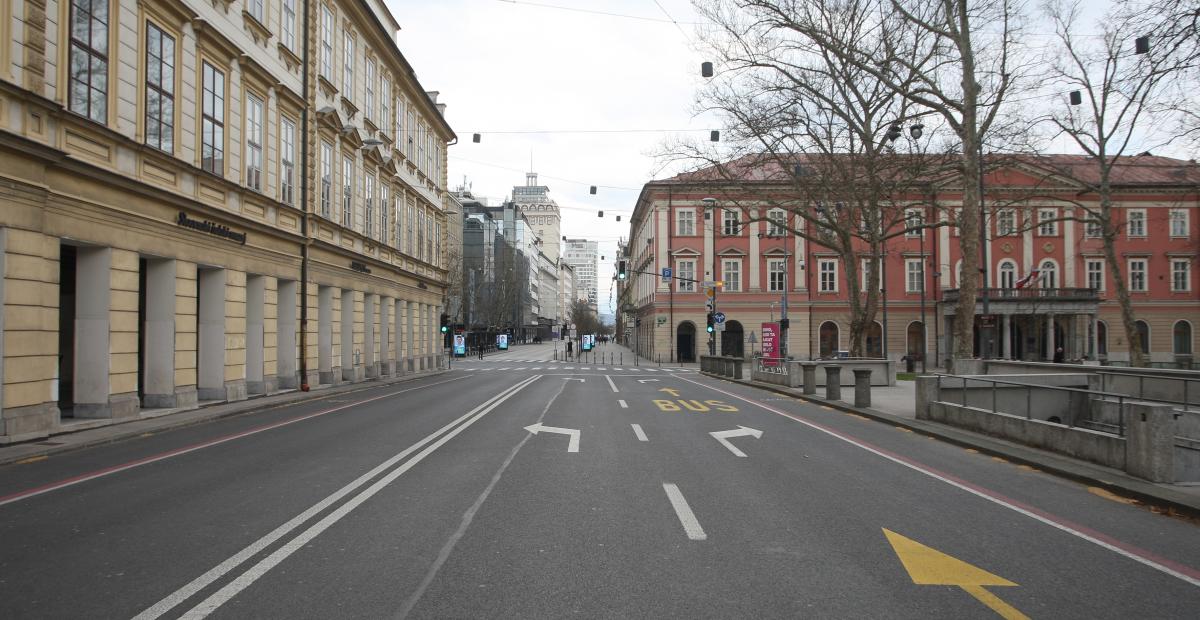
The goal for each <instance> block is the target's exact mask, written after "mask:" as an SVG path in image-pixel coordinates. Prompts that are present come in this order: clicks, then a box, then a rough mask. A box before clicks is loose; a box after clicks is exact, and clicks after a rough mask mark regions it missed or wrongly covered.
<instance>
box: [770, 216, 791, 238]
mask: <svg viewBox="0 0 1200 620" xmlns="http://www.w3.org/2000/svg"><path fill="white" fill-rule="evenodd" d="M786 234H787V212H785V211H784V210H783V209H771V210H770V211H767V236H768V237H782V236H784V235H786Z"/></svg>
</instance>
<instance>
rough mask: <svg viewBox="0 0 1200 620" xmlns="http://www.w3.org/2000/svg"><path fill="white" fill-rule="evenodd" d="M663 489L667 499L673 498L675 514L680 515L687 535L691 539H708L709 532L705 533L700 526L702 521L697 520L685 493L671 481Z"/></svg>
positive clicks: (664, 484) (680, 520)
mask: <svg viewBox="0 0 1200 620" xmlns="http://www.w3.org/2000/svg"><path fill="white" fill-rule="evenodd" d="M663 490H664V491H666V492H667V499H669V500H671V507H672V508H674V509H675V515H676V516H677V517H679V522H680V523H681V524H682V525H683V531H684V532H686V533H687V537H688V538H689V539H691V540H708V534H705V533H704V528H702V527H700V522H699V521H697V520H696V513H694V512H692V508H691V506H688V503H687V500H686V499H684V497H683V493H680V492H679V487H677V486H675V485H674V484H672V483H670V482H664V483H663Z"/></svg>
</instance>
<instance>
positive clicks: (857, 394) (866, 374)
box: [854, 368, 871, 407]
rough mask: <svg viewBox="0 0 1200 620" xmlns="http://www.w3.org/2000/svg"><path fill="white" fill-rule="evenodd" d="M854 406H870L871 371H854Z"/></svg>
mask: <svg viewBox="0 0 1200 620" xmlns="http://www.w3.org/2000/svg"><path fill="white" fill-rule="evenodd" d="M854 406H855V407H870V406H871V369H870V368H855V369H854Z"/></svg>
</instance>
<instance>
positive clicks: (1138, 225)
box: [1125, 209, 1146, 239]
mask: <svg viewBox="0 0 1200 620" xmlns="http://www.w3.org/2000/svg"><path fill="white" fill-rule="evenodd" d="M1125 234H1126V236H1128V237H1129V238H1130V239H1141V238H1144V237H1145V236H1146V210H1145V209H1127V210H1126V212H1125Z"/></svg>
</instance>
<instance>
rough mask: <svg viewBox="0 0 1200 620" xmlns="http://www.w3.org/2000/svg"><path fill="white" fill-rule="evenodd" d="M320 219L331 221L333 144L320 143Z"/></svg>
mask: <svg viewBox="0 0 1200 620" xmlns="http://www.w3.org/2000/svg"><path fill="white" fill-rule="evenodd" d="M321 217H324V218H325V219H327V220H328V219H333V143H331V142H327V141H325V140H322V141H321Z"/></svg>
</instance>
